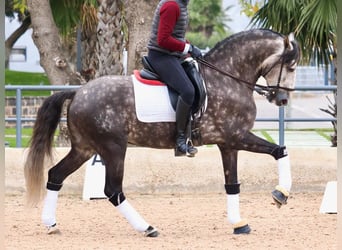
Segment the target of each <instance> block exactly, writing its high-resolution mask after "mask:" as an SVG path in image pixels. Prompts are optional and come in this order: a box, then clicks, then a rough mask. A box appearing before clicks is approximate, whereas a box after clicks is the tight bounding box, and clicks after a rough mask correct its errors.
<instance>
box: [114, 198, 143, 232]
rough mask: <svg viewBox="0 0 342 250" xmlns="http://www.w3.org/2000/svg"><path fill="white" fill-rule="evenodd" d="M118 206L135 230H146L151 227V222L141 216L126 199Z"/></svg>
mask: <svg viewBox="0 0 342 250" xmlns="http://www.w3.org/2000/svg"><path fill="white" fill-rule="evenodd" d="M116 207H117V209H118V210H119V211H120V213H121V214H122V215H123V216H124V217H125V218H126V219H127V220H128V222H129V223H130V224H131V226H132V227H133V228H134V229H135V230H137V231H139V232H145V231H146V229H147V228H148V227H149V224H148V223H147V222H146V221H145V220H144V219H143V218H142V217H141V215H140V214H139V213H138V212H137V211H136V210H135V209H134V208H133V207H132V205H131V204H130V203H129V202H128V201H127V200H126V199H125V200H124V201H123V202H122V203H120V204H119V205H118V206H116Z"/></svg>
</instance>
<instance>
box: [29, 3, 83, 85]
mask: <svg viewBox="0 0 342 250" xmlns="http://www.w3.org/2000/svg"><path fill="white" fill-rule="evenodd" d="M27 7H28V10H29V12H30V13H31V22H32V28H33V33H32V39H33V41H34V43H35V45H36V46H37V48H38V50H39V54H40V64H41V66H42V67H43V68H44V70H45V72H46V74H47V76H48V78H49V81H50V83H51V84H52V85H64V84H81V79H80V78H79V77H78V75H77V74H75V73H74V72H72V70H71V68H70V66H69V64H68V62H67V60H66V58H65V56H64V55H63V49H62V43H61V40H60V37H59V34H58V29H57V27H56V24H55V22H54V20H53V16H52V13H51V8H50V1H48V0H28V1H27ZM32 10H33V11H32Z"/></svg>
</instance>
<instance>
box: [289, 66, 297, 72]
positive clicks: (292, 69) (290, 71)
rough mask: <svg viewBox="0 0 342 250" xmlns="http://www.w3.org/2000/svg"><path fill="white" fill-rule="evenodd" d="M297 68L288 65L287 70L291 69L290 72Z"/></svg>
mask: <svg viewBox="0 0 342 250" xmlns="http://www.w3.org/2000/svg"><path fill="white" fill-rule="evenodd" d="M295 70H296V68H295V67H294V68H292V67H288V68H287V71H289V72H294V71H295Z"/></svg>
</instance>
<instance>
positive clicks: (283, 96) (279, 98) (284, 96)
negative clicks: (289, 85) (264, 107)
mask: <svg viewBox="0 0 342 250" xmlns="http://www.w3.org/2000/svg"><path fill="white" fill-rule="evenodd" d="M288 99H289V94H288V92H287V91H282V90H279V89H273V90H271V91H269V92H268V95H267V100H268V101H269V102H274V103H275V104H276V105H277V106H286V105H287V103H288Z"/></svg>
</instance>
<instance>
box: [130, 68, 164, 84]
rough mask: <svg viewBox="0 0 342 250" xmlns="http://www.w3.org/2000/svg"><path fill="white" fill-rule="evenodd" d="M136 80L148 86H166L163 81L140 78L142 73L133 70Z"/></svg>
mask: <svg viewBox="0 0 342 250" xmlns="http://www.w3.org/2000/svg"><path fill="white" fill-rule="evenodd" d="M133 73H134V76H135V78H137V80H138V81H139V82H141V83H144V84H147V85H154V86H165V84H164V83H162V82H161V81H157V80H149V79H144V78H142V77H141V76H140V71H139V70H133Z"/></svg>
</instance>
